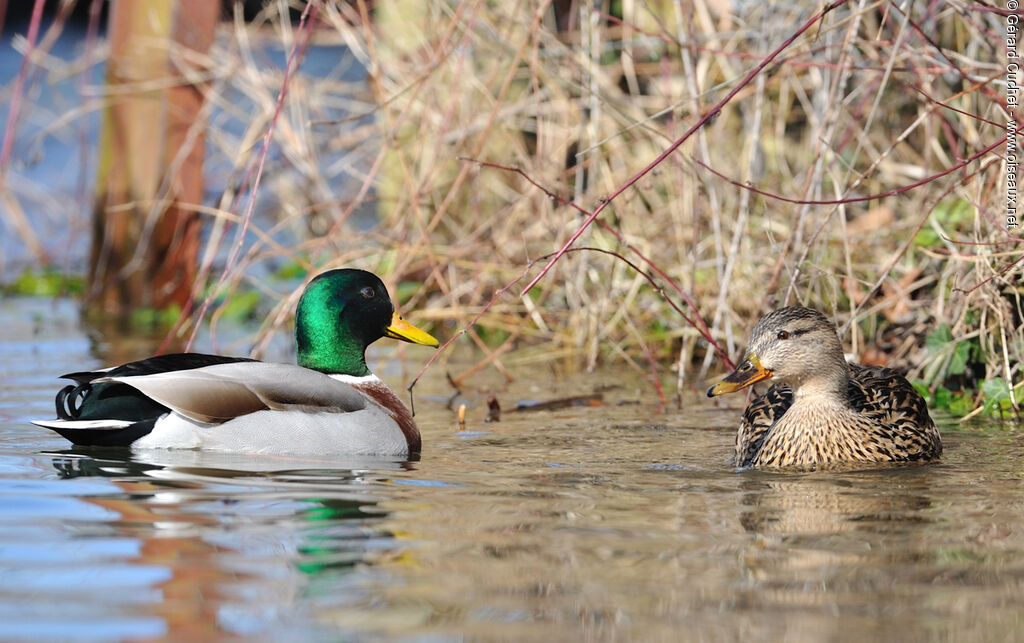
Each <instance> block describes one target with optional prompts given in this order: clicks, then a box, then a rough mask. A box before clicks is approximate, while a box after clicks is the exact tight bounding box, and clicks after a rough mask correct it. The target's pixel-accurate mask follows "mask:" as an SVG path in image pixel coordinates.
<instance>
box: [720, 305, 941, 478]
mask: <svg viewBox="0 0 1024 643" xmlns="http://www.w3.org/2000/svg"><path fill="white" fill-rule="evenodd" d="M768 378H771V379H772V380H773V381H774V384H773V385H772V387H771V388H769V389H768V391H767V392H766V393H765V394H764V395H761V396H759V397H755V398H754V399H753V400H751V402H750V404H749V405H748V406H747V409H746V411H744V413H743V421H742V422H741V423H740V429H739V432H738V433H737V435H736V451H735V464H736V465H737V466H741V467H801V468H815V467H818V466H822V465H832V464H838V463H844V462H906V461H914V460H916V461H924V460H931V459H933V458H937V457H939V455H941V454H942V439H941V438H940V437H939V431H938V429H936V428H935V423H934V422H932V419H931V417H930V416H929V415H928V408H927V407H926V406H925V402H924V399H922V398H921V395H920V394H919V393H918V392H917V391H916V390H914V387H913V386H911V385H910V382H908V381H907V380H906V378H905V377H903V376H902V375H900V374H899V373H897V372H896V371H893V370H891V369H888V368H882V367H868V366H861V365H859V364H848V363H847V362H846V360H845V359H844V358H843V348H842V345H841V344H840V343H839V337H838V336H837V335H836V331H835V328H834V327H833V325H832V324H831V323H830V322H829V320H828V319H827V318H826V317H825V316H824V315H822V314H821V313H819V312H818V311H816V310H811V309H810V308H804V307H802V306H789V307H786V308H781V309H779V310H776V311H773V312H771V313H768V314H767V315H765V316H764V317H762V318H761V320H760V321H758V322H757V324H756V325H755V326H754V330H752V331H751V333H750V339H749V341H748V343H747V352H746V354H745V355H744V358H743V361H742V363H740V365H739V366H738V367H737V368H736V370H735V371H733V372H732V373H731V374H729V375H728V376H726V377H725V379H723V380H722V381H720V382H718V383H717V384H715V385H714V386H712V387H711V388H710V389H708V397H714V396H716V395H722V394H723V393H732V392H733V391H738V390H740V389H743V388H746V387H748V386H750V385H751V384H753V383H754V382H759V381H761V380H764V379H768Z"/></svg>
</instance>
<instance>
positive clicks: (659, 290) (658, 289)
mask: <svg viewBox="0 0 1024 643" xmlns="http://www.w3.org/2000/svg"><path fill="white" fill-rule="evenodd" d="M584 251H587V252H599V253H601V254H605V255H609V256H611V257H615V258H616V259H618V260H619V261H622V262H624V263H625V264H626V265H628V266H629V267H630V268H632V269H633V270H635V271H636V273H637V274H638V275H640V276H641V277H643V278H644V279H646V280H647V282H648V283H649V284H651V287H652V288H654V290H655V292H657V293H658V294H659V295H661V296H662V297H663V298H664V299H665V301H666V302H668V305H669V306H671V307H672V308H673V309H674V310H675V311H676V312H678V313H679V314H680V315H683V311H682V310H681V309H680V308H679V306H678V305H677V304H676V303H675V302H674V301H672V300H671V299H670V298H669V297H668V296H667V295H665V291H664V289H663V288H662V287H661V286H659V285H658V282H656V281H655V280H654V278H653V277H651V276H650V275H649V274H647V273H646V272H644V271H643V270H642V269H641V268H640V266H638V265H636V264H635V263H633V262H632V261H630V260H629V259H627V258H625V257H623V256H622V255H620V254H619V253H617V252H613V251H611V250H605V249H603V248H591V247H589V246H587V247H582V248H569V249H568V250H566V251H565V252H563V253H562V254H565V253H569V252H584ZM554 254H555V253H551V254H547V255H544V256H543V257H537V258H536V259H534V260H533V261H531V262H530V263H529V264H527V266H526V268H525V269H524V270H523V273H522V274H521V275H519V276H518V277H516V278H515V279H513V280H512V281H510V282H509V283H507V284H505V285H504V286H502V287H501V288H499V289H498V290H496V291H495V292H494V296H493V297H491V299H490V301H488V302H487V303H486V304H484V306H483V308H481V309H480V311H479V312H478V313H477V314H476V315H474V316H473V319H471V320H469V323H468V324H466V326H465V328H462V329H460V330H459V332H457V333H455V334H454V335H452V336H451V337H450V338H448V341H446V342H445V343H444V344H442V345H441V347H440V348H438V349H437V352H436V353H434V355H433V357H431V358H430V359H429V360H427V363H426V364H424V365H423V368H421V369H420V372H419V373H416V377H414V378H413V379H412V382H411V383H410V384H409V387H408V390H409V392H410V393H411V392H412V389H413V387H414V386H416V383H417V382H418V381H419V379H420V378H421V377H422V376H423V374H424V373H425V372H426V371H427V369H428V368H430V365H431V364H433V363H434V361H436V360H437V358H438V357H439V356H440V355H441V352H442V351H444V349H446V348H448V346H449V345H450V344H451V343H452V342H454V341H455V340H456V339H458V338H459V337H460V336H462V335H465V334H466V333H468V332H469V329H470V328H472V327H473V326H475V325H476V323H477V322H478V321H480V318H481V317H483V316H484V313H486V312H487V311H488V310H490V309H491V306H493V305H494V304H496V303H497V302H498V299H500V298H501V296H502V295H504V294H505V293H506V292H508V291H509V289H511V288H512V287H513V286H515V285H516V284H517V283H519V282H520V281H522V280H523V277H525V276H526V275H527V273H529V272H530V268H532V267H533V266H534V265H536V264H537V262H539V261H544V260H545V259H547V258H549V257H552V256H554ZM520 296H522V295H520ZM683 316H684V317H685V315H683ZM698 330H699V329H698ZM707 339H708V341H709V342H711V344H712V346H714V347H715V348H716V352H718V353H719V355H722V358H723V359H724V360H726V361H727V362H729V368H732V367H733V364H732V362H731V361H729V358H728V357H727V356H725V355H723V354H722V353H721V352H720V350H719V349H718V345H717V344H716V343H715V342H714V340H713V339H711V338H710V337H709V338H707ZM642 348H643V350H644V351H645V352H646V351H647V348H646V346H644V347H642ZM653 368H654V367H653V363H652V369H653ZM654 375H655V380H656V381H655V388H656V389H657V390H658V397H660V398H661V400H662V402H664V401H665V396H664V393H663V392H662V391H661V383H660V382H658V381H657V377H656V376H657V372H656V371H654Z"/></svg>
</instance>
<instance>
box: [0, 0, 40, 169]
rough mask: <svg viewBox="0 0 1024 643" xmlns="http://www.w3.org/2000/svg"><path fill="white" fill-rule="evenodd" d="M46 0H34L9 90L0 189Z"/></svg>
mask: <svg viewBox="0 0 1024 643" xmlns="http://www.w3.org/2000/svg"><path fill="white" fill-rule="evenodd" d="M45 5H46V0H36V3H35V5H33V7H32V18H31V21H30V22H29V24H28V33H27V34H26V35H25V41H26V44H25V56H24V57H22V59H21V67H19V68H18V77H17V78H15V79H14V91H13V92H11V104H10V107H8V109H7V129H6V130H5V131H4V140H3V145H2V147H0V189H2V188H3V184H4V181H5V179H6V177H7V164H8V162H9V161H10V160H11V148H12V147H14V132H15V130H16V129H17V125H18V113H19V112H20V111H21V99H22V95H23V94H24V92H25V78H26V77H27V76H28V68H29V64H30V63H29V61H31V60H32V52H34V51H35V48H36V39H37V38H38V37H39V23H40V22H42V19H43V7H44V6H45Z"/></svg>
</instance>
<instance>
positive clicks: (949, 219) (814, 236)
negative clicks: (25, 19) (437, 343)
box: [8, 0, 1024, 411]
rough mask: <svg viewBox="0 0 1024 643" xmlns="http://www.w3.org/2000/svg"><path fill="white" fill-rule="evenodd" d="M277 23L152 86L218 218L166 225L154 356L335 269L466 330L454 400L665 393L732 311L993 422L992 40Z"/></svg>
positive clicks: (707, 365)
mask: <svg viewBox="0 0 1024 643" xmlns="http://www.w3.org/2000/svg"><path fill="white" fill-rule="evenodd" d="M292 5H293V7H292V8H293V9H294V10H295V13H293V18H294V17H295V16H297V15H298V13H297V12H298V11H300V10H301V11H303V12H304V16H305V17H304V18H303V20H302V21H298V20H294V19H293V20H288V19H287V16H288V10H287V8H288V3H286V2H284V0H281V1H279V2H276V3H271V4H270V5H268V6H267V7H266V8H265V9H264V10H263V12H262V13H261V14H260V15H259V16H258V17H257V18H256V19H255V20H252V21H250V22H248V23H245V22H243V21H241V20H240V19H238V18H237V17H236V19H235V20H234V21H233V22H230V23H225V24H224V25H223V27H222V30H221V34H220V37H219V38H218V41H217V43H216V45H215V46H214V49H213V51H212V53H211V54H210V56H209V58H208V59H202V60H196V59H195V57H194V56H193V57H185V56H182V57H181V58H180V64H181V65H182V66H184V67H187V68H189V69H192V70H202V72H203V73H205V74H207V76H208V77H209V78H210V80H209V84H208V85H207V86H206V89H205V92H206V98H207V100H208V101H209V102H210V105H211V110H210V114H211V117H210V122H209V128H208V132H207V137H208V140H209V146H208V150H209V153H208V159H207V168H208V171H207V175H208V177H209V179H208V180H209V183H208V190H209V189H210V188H211V187H213V188H216V190H217V191H218V192H219V196H218V197H215V198H214V199H213V200H212V202H209V203H206V204H201V205H199V206H197V207H198V208H199V209H200V212H201V213H202V214H203V216H204V217H206V218H207V219H208V221H209V225H211V226H212V230H213V232H212V234H211V235H210V236H209V239H208V242H207V243H208V246H207V250H206V252H205V255H204V257H203V267H202V271H201V273H202V275H203V281H202V283H200V284H197V288H196V295H197V298H196V305H195V306H194V307H192V309H191V310H190V311H187V314H186V315H183V317H182V320H181V323H180V324H179V330H178V332H179V333H186V334H187V332H188V331H189V329H191V328H194V327H195V320H196V319H197V318H199V317H202V318H204V319H209V320H212V321H213V322H216V320H217V318H218V315H219V314H221V313H222V312H223V310H225V307H226V305H227V304H228V303H229V302H230V299H231V297H230V296H229V297H227V298H225V299H218V298H219V297H221V296H222V295H223V293H225V292H228V293H238V292H240V291H243V290H251V289H257V290H259V291H260V292H261V293H262V295H263V296H264V297H266V298H270V299H272V300H276V301H278V305H277V306H276V307H275V308H274V309H273V310H272V311H271V312H270V314H268V315H267V316H266V318H265V322H264V324H263V328H262V331H261V338H262V339H261V340H260V341H258V342H257V349H258V347H259V346H260V345H261V342H263V341H265V340H266V338H267V337H269V336H270V334H271V332H272V331H275V330H277V329H278V328H280V327H282V326H284V325H286V323H287V322H288V320H289V315H290V311H291V310H292V307H293V306H294V303H295V298H296V296H297V295H296V293H294V292H293V293H291V294H286V295H283V296H282V295H281V292H282V291H281V289H280V288H276V287H275V286H273V285H267V281H266V279H265V278H264V277H265V275H266V274H268V273H270V272H273V271H275V270H278V269H280V268H281V266H283V265H290V264H294V265H297V266H299V267H301V268H304V269H310V270H313V269H319V268H326V267H334V266H340V265H357V266H360V267H364V268H368V269H371V270H374V271H376V272H378V273H380V274H381V275H382V276H383V277H384V278H385V281H387V282H388V283H389V284H390V285H391V286H393V287H398V288H399V289H400V293H401V298H402V306H403V307H404V308H406V309H409V310H415V311H416V315H417V319H418V320H419V321H432V322H434V323H435V324H436V325H437V327H438V329H440V330H439V333H440V334H442V335H446V334H447V335H448V336H453V335H454V334H455V333H456V331H465V334H464V335H459V339H458V341H459V342H460V343H465V344H468V345H472V346H474V347H475V348H477V349H478V350H479V351H480V352H479V355H480V357H479V363H478V365H477V366H476V367H474V368H473V369H471V370H470V371H468V372H466V373H462V374H459V375H455V379H456V380H458V379H459V378H461V377H467V376H469V375H470V374H471V373H473V372H476V371H477V370H478V369H479V368H481V367H494V368H497V369H499V370H501V371H503V370H504V366H503V364H504V361H503V360H513V359H522V360H527V359H548V360H550V359H560V360H563V361H566V362H570V363H573V364H576V365H578V366H581V367H585V368H591V367H594V366H595V365H597V364H598V363H601V362H604V363H627V364H630V365H633V366H634V367H635V368H636V369H638V371H641V372H643V373H654V374H655V379H656V380H661V379H664V378H666V377H667V376H668V374H669V371H670V369H671V370H673V371H674V374H673V379H674V380H675V382H676V385H677V387H679V388H682V387H685V386H687V384H688V383H689V382H692V381H696V380H699V379H701V378H704V377H706V376H707V375H708V373H709V371H711V372H718V371H721V370H723V368H724V367H723V361H724V359H723V357H722V355H723V354H724V355H728V356H731V357H735V356H736V355H737V354H738V353H739V351H741V350H742V347H743V343H744V340H745V335H746V332H747V331H748V330H749V328H750V326H751V325H752V324H753V322H754V321H755V320H756V319H757V317H758V316H759V315H760V314H761V313H762V312H764V311H765V310H767V309H770V308H773V307H776V306H779V305H783V304H791V303H803V304H806V305H810V306H813V307H816V308H819V309H821V310H823V311H824V312H825V313H826V314H827V315H829V316H831V317H833V318H834V319H836V320H837V321H838V322H839V323H840V325H841V326H842V330H843V333H844V339H845V341H846V342H847V344H848V346H849V348H850V350H851V352H852V353H853V354H855V355H856V356H857V358H858V359H862V360H865V361H869V362H872V363H884V364H888V365H890V366H894V367H897V368H900V369H902V370H909V371H910V372H911V377H912V378H917V379H922V380H924V381H926V382H927V384H928V385H929V386H930V387H931V388H932V390H933V391H936V390H939V389H944V388H945V389H952V388H953V387H954V386H959V387H961V388H962V389H963V390H967V391H970V393H969V394H968V396H967V398H966V399H969V400H970V403H971V407H972V408H974V407H977V408H979V409H980V408H981V406H982V404H983V402H984V400H985V397H984V396H983V395H981V394H978V393H977V391H978V390H980V389H979V387H980V386H981V383H982V382H986V381H994V380H995V379H996V378H999V379H1000V380H1001V381H1002V382H1003V383H1004V384H1006V396H1007V397H1006V398H1005V399H1008V400H1009V401H1010V404H1009V406H1010V407H1012V408H1013V409H1014V411H1015V410H1016V408H1017V405H1018V404H1019V401H1020V399H1021V396H1022V394H1024V388H1022V387H1024V375H1022V373H1021V372H1020V368H1021V366H1020V364H1021V363H1022V361H1024V312H1022V311H1024V307H1022V303H1021V295H1022V288H1021V285H1020V276H1021V273H1022V271H1024V261H1022V259H1024V254H1022V251H1021V248H1022V246H1021V243H1022V239H1021V237H1020V235H1019V232H1018V231H1019V228H1018V229H1016V230H1014V229H1009V230H1008V229H1007V227H1006V224H1005V213H1006V181H1005V177H1006V167H1005V157H1004V152H1005V137H1006V123H1007V119H1008V118H1010V116H1008V114H1009V111H1008V108H1007V102H1006V87H1005V67H1006V58H1005V56H1006V52H1005V49H1004V43H1003V34H1005V17H1004V16H1002V15H1000V13H999V12H997V11H990V10H988V9H985V8H983V7H981V6H980V5H972V6H970V7H965V6H963V5H960V4H957V3H952V2H936V3H930V4H926V5H921V4H915V5H911V8H912V13H910V14H904V13H902V12H901V10H900V6H901V5H897V4H895V3H889V2H861V3H853V2H843V1H840V2H834V3H832V4H830V5H826V6H814V7H812V6H809V5H806V4H803V3H768V4H756V3H745V4H744V5H743V7H744V9H743V11H742V13H737V6H736V5H734V4H732V3H727V2H722V1H721V0H692V1H686V2H683V1H681V0H674V1H673V0H662V1H654V0H651V1H646V2H645V1H642V0H624V1H623V2H621V3H620V2H616V3H605V5H604V7H603V9H592V8H589V7H590V5H589V4H587V3H580V2H573V1H568V2H552V1H543V0H542V1H540V2H537V3H526V4H524V3H500V2H485V1H484V0H464V1H459V2H452V1H435V0H426V1H420V2H403V1H398V0H396V1H393V2H376V3H373V5H374V6H373V7H372V8H371V7H369V6H368V5H367V4H366V3H365V2H364V1H363V0H356V1H354V2H335V1H333V0H331V1H328V0H323V1H322V2H312V3H310V4H309V5H306V4H305V3H298V2H296V3H292ZM612 6H614V8H615V9H614V13H613V10H612ZM270 42H276V43H278V45H277V46H276V47H274V46H270V45H268V43H270ZM307 45H308V46H307ZM268 47H269V49H276V51H277V52H278V53H279V54H280V55H274V56H270V55H268V53H267V51H268ZM268 58H273V61H268ZM289 59H291V60H292V65H291V66H290V67H284V61H285V60H289ZM37 64H43V63H42V62H39V63H37ZM360 68H363V69H365V70H366V74H367V75H366V76H364V75H363V74H362V73H360V72H359V69H360ZM286 69H287V71H286ZM352 70H355V72H353V71H352ZM186 75H187V74H186ZM282 91H284V92H285V94H284V95H283V98H282ZM279 99H280V100H279ZM268 131H271V132H272V138H271V139H270V140H269V141H267V140H266V139H265V138H264V137H265V135H266V134H267V132H268ZM264 142H267V145H265V146H264ZM668 150H673V151H671V152H670V153H666V152H667V151H668ZM662 156H663V158H661V157H662ZM659 159H660V160H659ZM254 187H255V189H254ZM595 212H596V213H597V215H598V216H596V217H593V215H594V214H595ZM8 217H10V215H8ZM591 219H593V221H594V222H593V223H592V224H590V225H585V224H586V223H587V222H588V221H590V220H591ZM12 220H13V219H12ZM14 221H15V223H17V220H14ZM577 234H578V235H579V236H578V238H576V239H575V241H574V242H573V244H572V248H574V249H576V250H575V251H573V252H567V253H564V254H555V253H558V252H559V250H560V249H561V248H563V246H565V245H566V244H567V242H568V241H569V240H570V239H572V238H573V236H574V235H577ZM587 248H590V249H591V250H587ZM551 260H555V261H554V263H553V265H552V266H551V268H550V271H549V272H546V273H543V276H542V277H541V278H540V279H539V281H537V283H536V285H535V286H533V287H532V288H531V289H530V290H529V291H528V292H526V293H522V290H523V287H524V286H525V285H526V284H527V283H528V282H530V281H531V280H532V279H535V278H536V277H538V276H541V275H542V270H543V269H544V268H545V267H546V264H548V263H549V261H551ZM213 284H217V286H216V288H213V287H212V285H213ZM292 285H295V284H294V283H293V284H292ZM211 293H212V294H211ZM946 331H948V339H946V338H947V335H945V334H943V333H944V332H946ZM709 338H710V339H712V340H713V341H714V342H715V343H717V344H718V346H719V350H720V353H719V354H718V355H717V356H716V352H715V350H713V349H712V348H711V342H709ZM531 346H540V347H543V348H542V350H540V351H536V350H529V347H531ZM964 346H966V347H967V348H966V349H965V348H963V347H964ZM513 349H517V350H516V352H515V353H512V350H513ZM513 355H514V356H513ZM440 359H442V360H444V359H445V356H444V355H443V354H442V355H441V357H440ZM961 362H962V363H961ZM1014 383H1015V384H1016V388H1014V387H1013V384H1014ZM993 391H995V388H993ZM993 395H994V394H993ZM990 399H991V396H990ZM1003 406H1004V408H1005V407H1006V405H1003Z"/></svg>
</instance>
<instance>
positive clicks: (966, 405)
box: [949, 393, 974, 415]
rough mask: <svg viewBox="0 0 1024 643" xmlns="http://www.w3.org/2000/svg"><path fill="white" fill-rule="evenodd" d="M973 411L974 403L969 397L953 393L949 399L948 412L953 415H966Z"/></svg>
mask: <svg viewBox="0 0 1024 643" xmlns="http://www.w3.org/2000/svg"><path fill="white" fill-rule="evenodd" d="M973 410H974V401H973V400H971V397H970V396H969V395H964V394H963V393H954V394H953V395H952V396H950V399H949V412H950V413H952V414H953V415H967V414H968V413H970V412H971V411H973Z"/></svg>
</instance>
